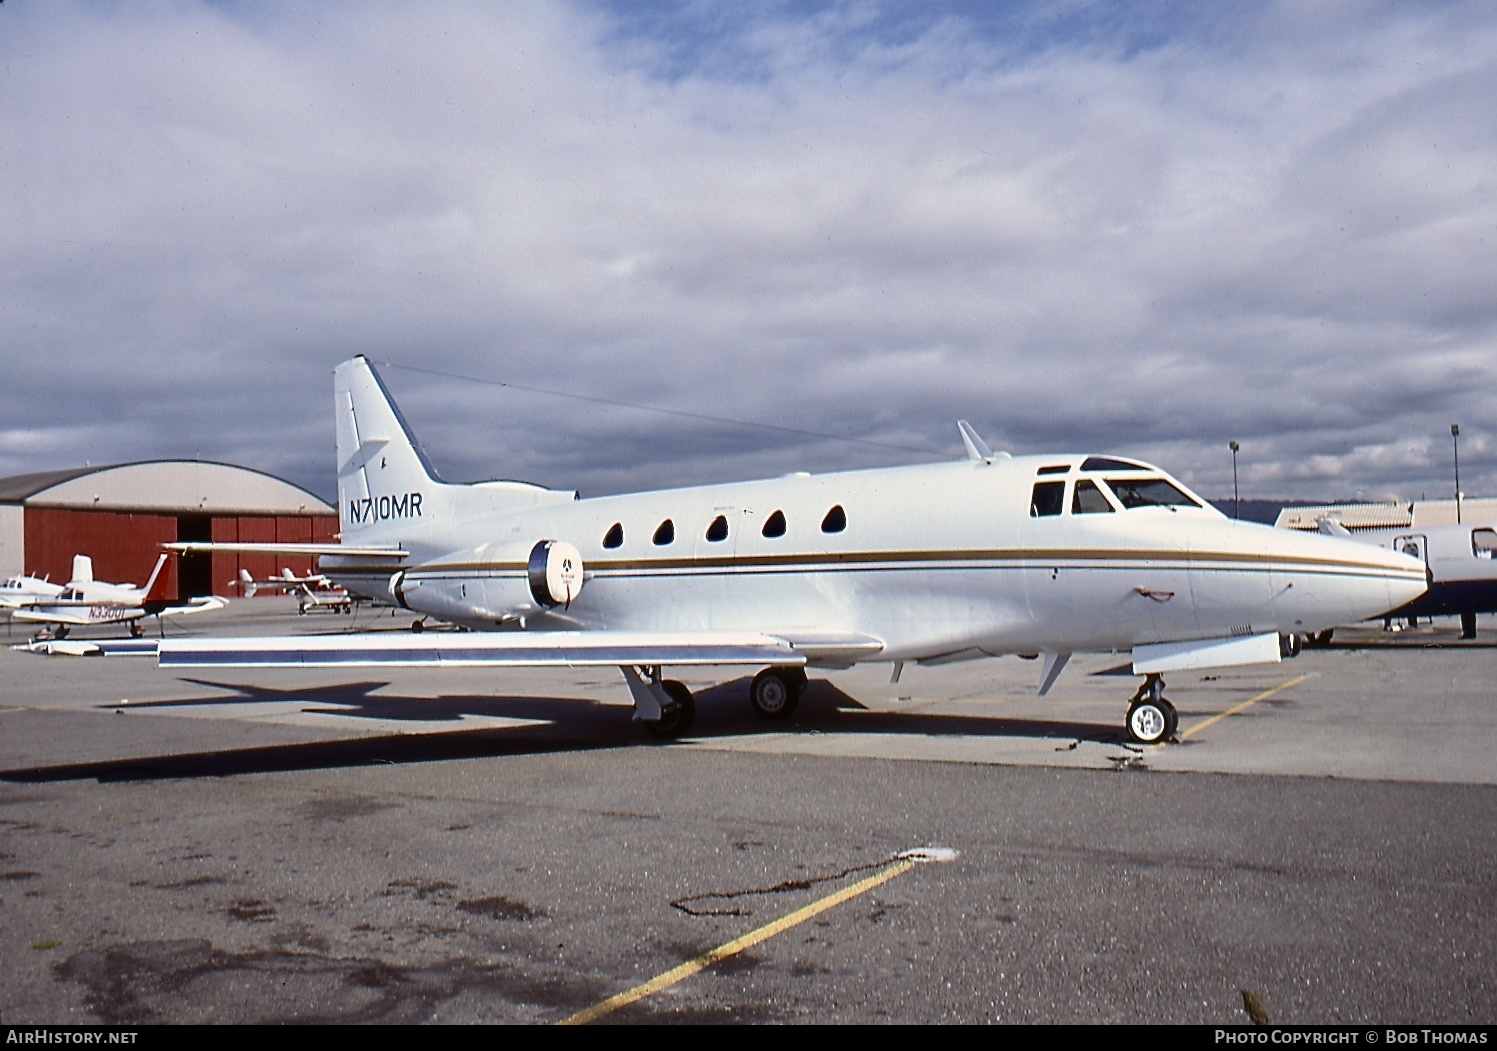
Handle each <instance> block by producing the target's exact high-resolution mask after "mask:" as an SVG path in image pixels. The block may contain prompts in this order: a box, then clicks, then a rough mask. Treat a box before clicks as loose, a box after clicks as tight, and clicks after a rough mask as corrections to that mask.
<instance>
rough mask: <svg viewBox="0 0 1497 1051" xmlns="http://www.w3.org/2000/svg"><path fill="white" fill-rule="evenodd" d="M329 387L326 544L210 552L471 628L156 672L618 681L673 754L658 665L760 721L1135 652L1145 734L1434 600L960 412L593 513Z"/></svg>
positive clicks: (1336, 542)
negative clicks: (838, 694)
mask: <svg viewBox="0 0 1497 1051" xmlns="http://www.w3.org/2000/svg"><path fill="white" fill-rule="evenodd" d="M334 394H335V404H336V421H337V463H338V512H339V523H340V527H341V529H340V544H338V545H336V546H317V545H312V546H308V545H290V546H288V545H275V547H273V548H270V547H266V546H259V547H252V546H248V545H237V546H236V545H229V546H228V549H232V550H259V551H266V550H284V551H288V552H297V553H309V552H315V553H317V554H318V555H319V556H320V557H319V562H318V568H319V569H320V570H321V571H322V572H324V573H326V574H327V575H328V576H329V577H331V578H332V579H333V580H335V581H336V582H338V583H340V584H342V585H343V586H345V587H347V588H349V589H350V590H351V591H353V592H355V593H356V594H363V595H368V596H371V597H377V598H383V599H387V600H389V601H391V602H392V603H394V604H396V605H398V606H402V607H404V608H406V609H408V610H411V611H413V612H416V613H419V614H421V615H422V616H429V617H433V618H436V619H438V620H442V621H447V622H450V623H452V624H455V625H460V626H463V627H467V628H472V629H478V630H476V631H473V632H456V633H451V632H449V633H435V634H434V633H422V634H419V635H418V634H403V635H399V636H390V635H388V634H384V635H383V636H382V635H380V634H372V635H366V636H350V635H340V636H318V637H300V638H279V639H267V638H245V639H184V640H165V641H163V642H162V643H161V645H160V647H159V650H158V652H159V660H160V663H161V664H162V665H163V666H170V667H194V668H196V667H207V666H211V667H286V666H292V667H329V666H332V667H358V666H371V665H402V666H416V665H434V666H468V665H489V666H504V665H510V666H520V665H525V666H536V667H544V666H580V665H598V666H602V665H616V666H617V667H619V669H620V670H621V671H622V673H623V676H624V679H625V681H626V683H627V684H628V687H629V689H630V692H631V694H632V696H633V700H634V716H635V718H636V719H640V720H643V721H644V722H645V723H646V725H647V726H648V727H649V729H650V730H651V731H652V732H654V733H656V734H657V735H660V736H667V737H669V736H675V735H679V734H682V733H685V732H686V731H687V730H688V729H689V727H690V726H691V723H692V719H693V716H694V712H695V706H694V703H693V701H692V697H691V693H690V691H689V690H687V688H686V687H685V686H684V685H683V684H681V683H680V682H678V681H676V680H673V679H668V678H666V677H665V674H664V671H663V669H665V668H666V667H667V666H676V667H685V666H717V665H747V666H750V667H757V668H759V669H760V670H759V671H758V673H757V674H756V675H755V677H754V679H753V683H752V685H751V687H750V691H749V693H750V701H751V703H752V704H753V706H754V708H755V709H757V710H758V712H759V713H760V714H761V715H764V716H767V717H771V718H773V717H783V716H786V715H788V714H789V713H790V712H791V711H792V710H793V709H794V707H795V705H796V702H797V700H798V699H799V696H800V693H801V691H802V689H803V688H804V686H805V684H806V669H807V668H821V669H836V668H846V667H849V666H851V665H853V664H856V663H859V662H864V661H882V662H888V663H891V664H892V665H893V669H894V672H893V674H894V677H895V678H896V679H897V678H898V676H899V674H900V673H901V671H902V670H903V668H904V666H905V664H907V663H915V664H941V663H945V662H952V661H964V660H972V659H976V658H981V657H997V656H1002V655H1007V654H1018V655H1025V656H1029V655H1043V657H1044V660H1043V662H1042V664H1041V666H1040V681H1039V693H1041V694H1044V693H1045V692H1047V691H1048V690H1049V689H1050V687H1051V686H1052V685H1053V684H1054V683H1055V680H1056V678H1057V677H1058V676H1059V674H1060V672H1061V669H1062V668H1064V667H1065V665H1066V662H1067V661H1068V660H1069V659H1070V657H1071V655H1072V654H1075V653H1112V652H1130V653H1131V654H1132V661H1133V670H1134V672H1135V673H1136V674H1139V675H1143V676H1145V679H1144V684H1143V686H1141V687H1140V689H1139V691H1138V692H1137V693H1136V694H1134V695H1133V697H1132V698H1131V700H1130V704H1129V708H1128V714H1127V718H1126V722H1125V725H1126V728H1127V732H1128V734H1129V735H1130V736H1131V737H1132V738H1133V739H1134V740H1136V741H1139V742H1143V743H1154V742H1159V741H1163V740H1166V739H1168V738H1169V737H1170V736H1171V735H1172V734H1173V733H1174V730H1175V725H1176V715H1175V710H1174V708H1173V707H1172V706H1171V705H1170V703H1169V701H1167V700H1166V699H1165V698H1164V696H1163V680H1162V678H1161V676H1162V674H1163V673H1166V672H1170V671H1175V670H1181V669H1194V668H1206V667H1215V666H1222V665H1233V664H1247V663H1256V662H1273V661H1277V660H1279V658H1280V636H1285V635H1290V634H1293V633H1307V632H1312V631H1320V630H1323V629H1324V628H1327V627H1329V626H1331V625H1335V624H1345V623H1349V622H1351V621H1355V620H1360V619H1364V618H1367V617H1373V616H1378V615H1380V614H1382V613H1383V612H1384V611H1386V610H1390V609H1393V608H1395V607H1398V606H1402V605H1404V604H1406V603H1408V602H1410V601H1411V600H1413V599H1414V598H1416V597H1417V596H1418V595H1420V594H1421V593H1422V592H1423V591H1424V588H1425V574H1424V566H1423V564H1422V563H1421V562H1419V561H1418V560H1416V559H1413V558H1410V557H1408V556H1406V555H1403V554H1400V553H1399V552H1396V551H1384V550H1380V549H1377V548H1373V547H1371V546H1369V545H1366V544H1358V543H1354V542H1350V541H1346V540H1343V539H1335V538H1331V537H1325V536H1319V535H1314V534H1309V535H1302V534H1294V533H1287V532H1285V531H1283V530H1276V529H1273V528H1272V527H1270V526H1265V525H1257V524H1253V523H1244V522H1237V521H1233V520H1231V519H1229V518H1227V517H1226V516H1225V515H1223V514H1221V513H1220V512H1219V511H1217V510H1216V509H1215V508H1213V507H1211V506H1210V505H1209V504H1208V503H1206V501H1204V500H1202V499H1200V498H1199V497H1197V496H1195V495H1193V494H1192V493H1190V492H1189V491H1188V490H1187V489H1186V488H1185V487H1184V486H1183V485H1181V484H1180V483H1179V482H1177V481H1175V480H1174V479H1172V478H1170V477H1169V476H1168V475H1167V474H1165V472H1163V471H1161V470H1159V469H1158V468H1156V467H1152V466H1150V465H1148V464H1146V463H1141V462H1139V461H1137V460H1132V459H1127V458H1123V457H1115V456H1093V455H1085V454H1056V455H1047V456H1022V457H1015V456H1010V455H1009V454H1007V453H1001V452H999V453H995V452H993V451H992V450H991V449H989V448H988V447H987V445H986V444H984V442H983V441H982V439H981V438H979V437H978V436H977V434H976V432H975V431H973V430H972V428H971V427H970V426H968V425H967V424H966V423H965V422H963V423H961V424H959V427H960V430H961V434H962V438H963V442H964V443H965V446H966V452H967V455H966V458H965V459H961V460H955V461H952V462H948V463H942V464H935V465H924V466H911V467H894V468H884V469H875V470H864V471H853V472H845V473H837V474H826V475H807V474H796V475H791V476H788V477H783V478H777V479H770V480H763V481H752V482H740V483H736V484H730V485H712V486H702V487H697V488H688V489H674V490H662V491H658V492H644V493H635V494H628V495H620V496H607V497H599V498H592V499H586V500H584V499H579V498H578V496H577V494H576V493H573V492H557V491H552V490H548V489H544V488H541V487H538V486H534V485H528V484H525V483H520V482H483V483H477V484H472V485H456V484H449V483H446V482H443V481H442V480H441V479H440V478H439V477H438V475H437V473H436V471H435V470H433V468H432V466H431V464H430V463H429V462H428V460H427V458H426V455H425V453H424V452H423V451H422V450H421V449H420V447H419V446H418V445H417V444H416V443H415V440H414V439H413V437H412V435H411V432H410V429H409V428H408V427H407V425H406V423H405V421H404V419H403V417H402V416H401V414H400V412H399V410H398V409H397V408H396V407H395V404H394V402H393V401H392V400H391V398H390V396H389V393H388V391H387V390H386V388H385V386H384V383H383V382H382V381H381V379H380V377H379V376H378V374H377V373H376V372H375V371H374V369H373V368H372V367H371V366H370V364H369V362H368V361H366V360H365V359H364V358H363V357H362V356H361V357H358V358H355V359H353V360H351V361H347V362H344V363H343V364H342V365H340V366H338V368H337V369H336V371H335V374H334ZM170 546H173V547H175V548H177V549H179V550H206V549H210V548H214V547H216V548H217V549H220V550H222V549H225V545H206V544H177V545H170Z"/></svg>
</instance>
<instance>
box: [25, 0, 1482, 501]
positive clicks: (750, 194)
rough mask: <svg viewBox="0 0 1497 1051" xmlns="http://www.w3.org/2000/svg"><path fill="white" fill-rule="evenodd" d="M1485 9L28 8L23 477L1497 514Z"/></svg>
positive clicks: (1300, 2) (1354, 4)
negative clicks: (230, 473)
mask: <svg viewBox="0 0 1497 1051" xmlns="http://www.w3.org/2000/svg"><path fill="white" fill-rule="evenodd" d="M1494 99H1497V7H1494V6H1493V5H1491V4H1489V3H1485V2H1471V3H1461V2H1450V3H1442V2H1438V0H1434V2H1422V3H1418V4H1412V3H1391V2H1386V0H1384V2H1375V3H1374V2H1370V0H1369V2H1362V0H1339V2H1338V0H1285V2H1281V3H1241V4H1237V3H1232V4H1179V3H1169V2H1159V3H1149V2H1137V3H1128V4H1118V3H1114V2H1100V0H1098V2H1092V0H1035V2H1028V0H1025V2H1014V3H969V4H963V3H945V4H943V3H932V2H927V3H892V2H890V3H880V2H848V3H791V2H784V3H774V2H764V3H754V4H722V3H710V2H706V0H702V2H680V3H657V4H648V5H636V4H632V3H624V2H619V3H607V2H603V0H573V2H560V0H558V2H548V3H534V4H525V3H504V4H492V3H472V4H468V3H447V2H434V3H421V4H414V3H402V4H378V3H352V2H348V3H339V2H320V3H317V4H311V5H304V4H301V3H285V4H279V3H248V2H245V3H238V2H221V3H200V2H189V0H143V2H130V3H117V2H105V0H100V2H92V3H71V2H66V0H63V2H47V3H38V2H33V0H9V2H5V3H3V4H0V183H3V186H4V191H5V192H4V194H3V195H0V476H4V475H11V474H19V473H25V472H30V471H38V470H47V469H52V468H58V467H73V466H78V465H81V464H84V463H96V464H97V463H115V462H124V461H130V460H139V459H155V458H162V457H201V458H204V459H212V460H222V461H228V462H231V463H238V464H244V465H247V466H252V467H257V468H260V469H263V470H267V471H270V472H272V473H276V474H279V475H282V476H284V477H286V478H289V479H290V480H292V481H294V482H297V483H298V484H301V485H304V486H306V487H308V488H310V489H312V490H314V491H316V492H319V493H322V494H323V495H331V491H332V488H333V477H334V475H333V470H334V468H333V452H332V443H333V429H332V419H331V372H332V369H333V367H334V365H336V364H337V362H339V361H341V360H343V359H344V358H347V357H350V356H352V355H353V354H356V353H363V354H366V355H368V356H369V357H370V358H372V359H373V360H375V361H377V362H389V363H390V365H389V367H385V368H383V370H382V371H383V373H384V376H385V378H386V381H387V383H388V385H389V386H390V387H391V389H392V390H393V391H394V392H395V394H396V396H397V398H398V399H399V401H400V403H401V407H402V409H403V410H404V412H405V414H406V416H407V417H408V419H409V420H410V422H411V424H412V426H413V427H414V428H415V430H416V432H417V434H418V436H419V437H420V438H421V439H422V442H423V444H424V445H425V446H426V448H427V450H428V452H429V454H430V456H431V458H432V459H433V461H434V462H435V463H436V465H437V466H438V468H439V469H440V470H441V472H442V473H443V475H444V476H445V477H447V478H448V479H449V480H454V481H467V480H474V479H479V478H490V477H508V478H523V479H526V480H529V481H534V482H539V483H542V484H545V485H550V486H554V487H557V488H566V489H571V488H578V489H581V490H582V492H583V493H584V494H585V495H594V494H602V493H609V492H620V491H625V490H629V489H632V488H640V487H648V488H655V487H664V486H670V485H677V484H687V483H695V482H703V481H721V480H730V479H732V478H735V477H763V476H768V475H776V474H781V473H785V472H787V471H792V470H812V471H826V470H835V469H839V468H844V467H864V466H876V465H882V464H891V463H908V462H921V461H926V460H930V459H933V458H936V457H940V456H948V455H949V456H954V455H959V454H960V451H961V443H960V439H959V436H958V434H957V431H956V427H955V421H956V420H957V419H959V418H966V419H969V420H971V422H972V423H973V424H974V425H975V426H976V427H977V429H978V431H979V432H980V433H982V434H983V435H984V437H985V438H986V439H987V441H988V443H989V444H990V445H992V446H993V447H994V448H1003V449H1009V450H1011V451H1013V452H1016V453H1024V452H1055V451H1107V452H1114V453H1121V454H1126V455H1132V456H1138V457H1143V458H1145V459H1148V460H1151V461H1153V462H1156V463H1158V464H1160V465H1161V466H1164V467H1166V468H1167V469H1169V470H1171V471H1173V472H1174V473H1176V474H1177V475H1179V476H1180V477H1182V478H1183V479H1184V480H1185V481H1186V482H1187V484H1189V485H1191V486H1192V487H1194V488H1196V489H1197V490H1199V491H1201V492H1202V493H1203V494H1205V495H1207V496H1208V497H1216V498H1221V497H1226V498H1230V496H1231V493H1232V457H1231V453H1230V451H1229V447H1228V442H1229V441H1230V440H1236V441H1238V442H1239V443H1240V445H1241V451H1240V453H1239V454H1238V465H1239V472H1240V487H1241V494H1242V496H1243V497H1244V498H1249V497H1285V498H1293V499H1297V500H1304V501H1312V500H1319V499H1336V498H1347V497H1363V498H1368V499H1373V498H1388V497H1398V498H1404V499H1416V498H1420V497H1423V496H1427V497H1430V498H1435V497H1447V496H1449V495H1451V493H1452V492H1453V488H1454V482H1453V462H1452V461H1453V449H1452V440H1451V434H1450V425H1451V424H1452V423H1459V425H1460V428H1461V433H1460V446H1459V456H1460V472H1461V483H1462V488H1463V489H1464V491H1465V492H1466V493H1467V494H1468V495H1486V496H1497V103H1494Z"/></svg>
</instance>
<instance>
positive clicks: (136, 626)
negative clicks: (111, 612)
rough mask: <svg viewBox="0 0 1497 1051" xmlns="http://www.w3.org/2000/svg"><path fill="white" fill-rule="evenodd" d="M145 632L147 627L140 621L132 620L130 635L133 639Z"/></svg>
mask: <svg viewBox="0 0 1497 1051" xmlns="http://www.w3.org/2000/svg"><path fill="white" fill-rule="evenodd" d="M144 634H145V629H144V628H142V627H141V626H140V621H138V620H132V621H131V622H130V637H131V638H132V639H138V638H140V637H141V636H142V635H144Z"/></svg>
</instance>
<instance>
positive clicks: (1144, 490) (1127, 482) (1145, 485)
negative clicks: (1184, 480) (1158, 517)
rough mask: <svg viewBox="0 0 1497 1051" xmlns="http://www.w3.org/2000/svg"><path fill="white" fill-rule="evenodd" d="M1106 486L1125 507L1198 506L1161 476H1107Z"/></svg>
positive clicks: (1198, 505)
mask: <svg viewBox="0 0 1497 1051" xmlns="http://www.w3.org/2000/svg"><path fill="white" fill-rule="evenodd" d="M1105 481H1106V483H1107V487H1108V488H1109V489H1111V490H1112V491H1113V493H1114V494H1116V496H1117V498H1118V503H1120V504H1122V505H1123V506H1124V507H1125V508H1128V509H1130V510H1131V509H1132V508H1135V507H1200V506H1201V505H1200V504H1198V503H1196V501H1194V500H1192V499H1191V498H1190V497H1188V496H1186V495H1185V494H1184V493H1183V492H1181V491H1180V490H1179V488H1177V487H1176V486H1175V485H1174V484H1173V483H1171V482H1168V481H1165V480H1164V479H1163V478H1108V479H1105Z"/></svg>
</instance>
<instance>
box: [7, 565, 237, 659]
mask: <svg viewBox="0 0 1497 1051" xmlns="http://www.w3.org/2000/svg"><path fill="white" fill-rule="evenodd" d="M167 558H168V556H167V555H164V554H163V555H162V556H161V557H160V558H158V559H157V560H156V567H155V568H154V569H152V570H151V577H150V579H149V580H147V581H146V583H145V586H144V587H136V586H135V585H134V584H110V583H106V582H105V581H102V580H95V579H94V562H93V559H92V558H90V557H89V556H88V555H74V556H73V577H72V579H71V580H69V581H68V583H67V584H66V585H65V586H62V587H59V588H58V590H57V591H56V592H54V593H52V594H50V595H38V596H36V597H34V598H32V599H30V600H28V601H25V602H19V603H17V604H16V605H15V606H13V607H12V608H11V617H12V618H13V619H15V620H22V621H30V622H33V623H38V624H49V625H51V626H52V628H51V633H50V634H51V637H52V638H54V639H63V638H66V637H67V635H68V631H69V629H71V628H74V627H87V626H89V625H95V624H126V623H127V624H129V625H130V634H131V635H133V636H135V637H137V638H138V637H139V636H140V635H141V634H142V632H141V625H140V621H141V620H142V619H143V618H145V617H157V618H160V617H172V616H180V615H182V614H186V613H202V612H206V611H208V610H213V609H222V608H223V607H224V605H225V601H224V600H223V599H221V598H217V597H214V596H211V595H210V596H205V597H203V598H195V599H191V600H190V601H188V602H187V603H186V604H183V605H173V604H171V603H167V602H159V601H153V600H150V599H148V598H147V597H146V596H148V595H149V594H150V593H151V588H152V586H154V585H155V583H156V578H157V577H158V576H159V575H160V574H161V567H162V566H164V565H165V564H166V560H167ZM7 604H8V603H7Z"/></svg>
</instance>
